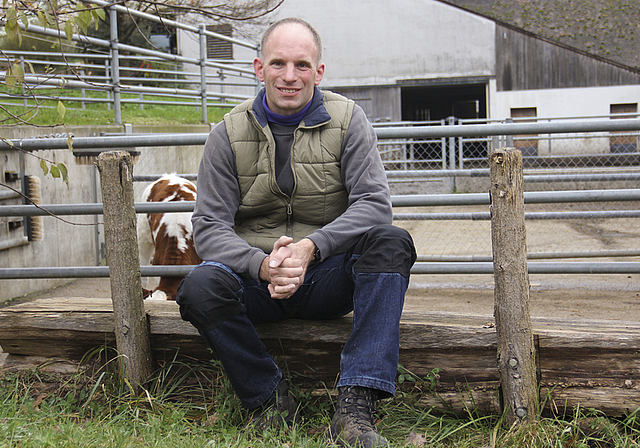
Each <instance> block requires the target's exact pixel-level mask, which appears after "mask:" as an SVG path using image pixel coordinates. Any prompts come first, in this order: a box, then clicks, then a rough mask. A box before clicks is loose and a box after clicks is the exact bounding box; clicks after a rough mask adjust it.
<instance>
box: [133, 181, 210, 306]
mask: <svg viewBox="0 0 640 448" xmlns="http://www.w3.org/2000/svg"><path fill="white" fill-rule="evenodd" d="M142 200H143V201H144V202H171V201H195V200H196V186H195V185H194V184H193V182H190V181H189V180H187V179H184V178H182V177H179V176H176V175H175V174H165V175H164V176H162V177H161V178H160V179H158V180H157V181H155V182H154V183H152V184H151V185H149V186H148V187H147V188H146V189H145V190H144V193H143V194H142ZM137 231H138V245H139V248H140V265H148V264H153V265H195V264H199V263H200V262H201V261H202V260H201V259H200V257H198V255H197V254H196V250H195V248H194V246H193V227H192V225H191V213H188V212H186V213H183V212H180V213H168V212H167V213H148V214H147V215H140V216H139V217H138V225H137ZM180 281H182V277H160V282H159V283H158V286H157V287H156V288H155V289H153V290H150V289H146V288H143V296H144V298H145V299H146V298H148V299H151V300H175V299H176V293H177V290H178V285H179V284H180ZM143 284H144V283H143ZM147 287H148V286H147Z"/></svg>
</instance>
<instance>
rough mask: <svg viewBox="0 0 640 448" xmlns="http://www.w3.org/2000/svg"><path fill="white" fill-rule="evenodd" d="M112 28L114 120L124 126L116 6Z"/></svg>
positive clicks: (111, 17)
mask: <svg viewBox="0 0 640 448" xmlns="http://www.w3.org/2000/svg"><path fill="white" fill-rule="evenodd" d="M109 21H110V22H111V23H110V26H111V39H110V41H111V80H112V84H113V86H112V87H113V118H114V121H115V123H116V124H122V110H121V108H120V60H119V52H118V11H117V10H116V8H115V6H111V7H110V8H109Z"/></svg>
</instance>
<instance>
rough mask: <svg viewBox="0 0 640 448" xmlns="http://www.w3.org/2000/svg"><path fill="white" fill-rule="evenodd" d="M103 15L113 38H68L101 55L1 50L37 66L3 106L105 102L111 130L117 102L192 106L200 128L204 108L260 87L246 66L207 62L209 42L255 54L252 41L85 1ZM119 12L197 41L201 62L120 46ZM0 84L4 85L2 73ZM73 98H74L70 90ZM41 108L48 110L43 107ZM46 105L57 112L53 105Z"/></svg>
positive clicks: (3, 97)
mask: <svg viewBox="0 0 640 448" xmlns="http://www.w3.org/2000/svg"><path fill="white" fill-rule="evenodd" d="M91 3H93V4H97V5H98V6H102V7H105V8H106V9H108V11H109V14H110V15H109V19H110V25H111V37H110V39H109V40H103V39H97V38H94V37H88V36H84V35H80V34H74V35H73V36H72V37H71V40H73V41H74V42H77V43H79V44H81V45H90V46H92V47H97V48H103V49H104V50H103V51H102V52H100V51H92V52H83V53H76V52H69V53H66V54H62V53H61V52H56V53H49V52H33V51H9V50H6V51H3V53H4V54H5V55H7V57H8V60H7V61H6V63H7V64H9V65H11V64H14V63H16V62H18V63H20V64H21V65H22V67H23V71H24V72H25V73H28V72H29V70H26V65H27V64H28V65H29V66H30V67H32V68H36V70H37V71H38V74H31V75H25V77H24V84H23V89H22V93H18V94H16V93H11V92H0V101H1V102H2V103H1V104H3V105H22V106H24V107H29V106H31V107H33V106H34V105H35V101H38V102H45V103H46V102H47V101H50V100H55V101H56V102H57V100H59V99H60V100H62V101H73V102H74V103H73V104H74V105H76V104H77V106H75V107H76V108H80V109H85V108H86V107H87V105H91V104H94V105H95V104H106V105H107V106H108V107H109V108H113V112H114V118H115V123H116V124H121V123H122V112H121V108H122V105H123V104H127V103H129V104H136V105H139V107H142V108H143V107H144V105H145V104H162V105H181V106H191V107H197V108H199V109H201V111H202V122H203V123H207V106H221V105H229V102H231V103H237V102H239V101H241V100H244V99H247V98H249V97H250V96H251V95H253V94H254V93H255V92H256V90H257V88H258V86H259V82H258V80H257V78H256V76H255V73H254V71H253V68H252V61H241V60H214V59H209V58H207V46H206V39H207V37H212V38H216V39H220V40H222V41H225V42H230V43H232V44H233V45H239V46H241V47H244V48H248V49H250V50H252V51H255V52H256V54H257V52H258V46H257V44H255V43H250V42H245V41H241V40H238V39H234V38H231V37H228V36H224V35H222V34H218V33H213V32H210V31H207V30H206V29H205V27H204V25H201V26H200V27H194V26H190V25H187V24H183V23H180V22H176V21H173V20H168V19H161V18H160V17H158V16H155V15H152V14H148V13H144V12H140V11H136V10H133V9H129V8H126V7H124V6H120V5H114V4H112V3H108V2H104V1H101V0H96V1H93V0H92V1H91ZM118 12H124V13H126V14H128V15H131V16H132V17H134V18H137V19H144V20H149V21H152V22H156V23H161V24H162V25H163V26H166V27H173V28H176V29H180V30H183V31H184V32H185V33H190V34H192V35H194V36H195V39H196V40H197V41H198V42H199V57H198V58H197V59H195V58H188V57H183V56H179V55H175V54H171V53H165V52H162V51H159V50H150V49H146V48H141V47H136V46H132V45H126V44H122V43H119V41H118V26H117V13H118ZM20 26H21V28H22V29H23V30H24V31H27V32H29V33H34V34H37V35H40V36H45V37H49V38H54V39H59V40H61V41H65V40H66V39H67V36H66V34H65V33H64V31H60V30H56V29H52V28H45V27H41V26H36V25H33V24H28V25H25V24H23V23H22V22H20ZM0 79H2V80H5V74H4V72H2V71H0ZM56 87H58V88H61V87H64V90H63V94H62V95H51V94H50V93H46V94H45V93H40V92H41V91H42V90H44V89H54V88H56ZM72 90H74V91H77V92H79V97H78V96H73V95H70V94H69V92H70V91H72ZM45 107H46V106H45ZM50 107H55V103H54V104H53V105H51V106H50Z"/></svg>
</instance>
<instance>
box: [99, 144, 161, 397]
mask: <svg viewBox="0 0 640 448" xmlns="http://www.w3.org/2000/svg"><path fill="white" fill-rule="evenodd" d="M98 170H99V171H100V185H101V187H102V198H103V199H102V201H103V207H104V211H103V214H104V235H105V245H106V255H107V264H108V265H109V277H110V282H111V299H112V301H113V312H114V316H115V320H116V322H115V333H116V344H117V346H118V352H119V355H120V357H121V359H122V362H123V363H124V372H125V378H127V379H128V380H129V381H130V382H131V384H132V385H134V386H135V387H139V386H141V385H142V384H143V383H144V382H145V381H147V380H148V379H149V377H150V376H151V372H152V368H153V366H152V358H151V343H150V337H149V322H148V319H147V315H146V313H145V310H144V300H143V298H142V285H141V281H140V262H139V256H138V242H137V236H136V213H135V206H134V201H133V175H132V163H131V156H130V155H129V153H127V152H124V151H110V152H103V153H102V154H100V156H99V157H98Z"/></svg>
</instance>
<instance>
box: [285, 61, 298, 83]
mask: <svg viewBox="0 0 640 448" xmlns="http://www.w3.org/2000/svg"><path fill="white" fill-rule="evenodd" d="M282 77H283V79H284V80H285V81H287V82H293V81H295V80H296V68H295V66H294V64H287V65H286V66H285V68H284V73H283V75H282Z"/></svg>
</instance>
